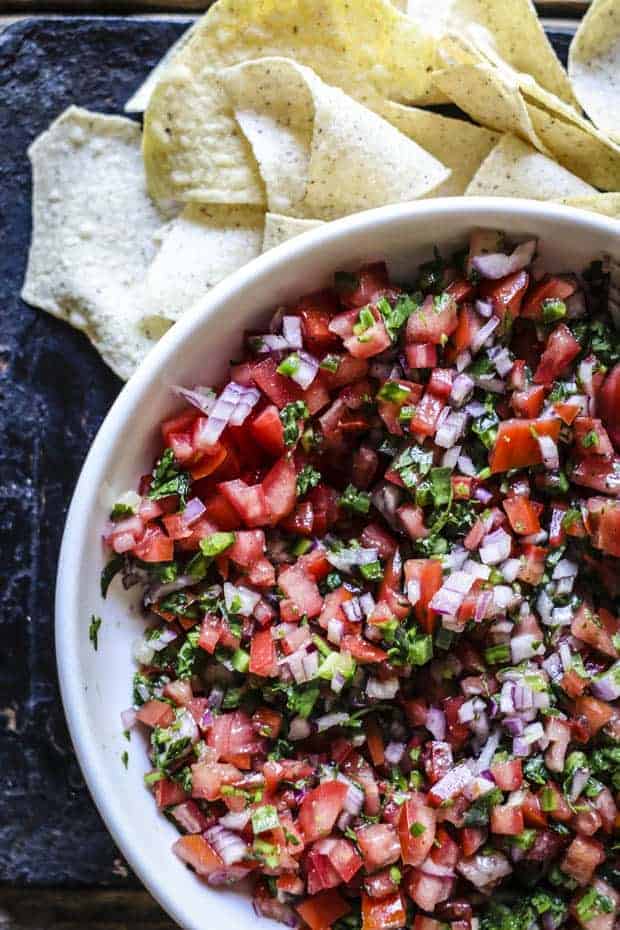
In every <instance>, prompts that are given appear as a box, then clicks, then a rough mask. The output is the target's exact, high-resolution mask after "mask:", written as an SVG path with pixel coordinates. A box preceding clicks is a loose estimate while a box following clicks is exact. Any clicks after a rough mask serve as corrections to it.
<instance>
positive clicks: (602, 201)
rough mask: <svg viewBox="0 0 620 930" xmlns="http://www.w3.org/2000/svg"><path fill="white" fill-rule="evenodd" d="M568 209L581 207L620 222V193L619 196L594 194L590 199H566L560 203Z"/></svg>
mask: <svg viewBox="0 0 620 930" xmlns="http://www.w3.org/2000/svg"><path fill="white" fill-rule="evenodd" d="M559 202H560V203H563V204H565V205H566V206H568V207H579V208H580V209H581V210H592V211H593V212H594V213H602V215H603V216H610V217H611V218H612V219H616V220H620V193H619V194H593V195H592V196H590V197H587V196H586V197H565V198H564V199H563V200H560V201H559Z"/></svg>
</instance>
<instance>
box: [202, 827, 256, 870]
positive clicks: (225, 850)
mask: <svg viewBox="0 0 620 930" xmlns="http://www.w3.org/2000/svg"><path fill="white" fill-rule="evenodd" d="M205 839H206V840H207V842H208V843H209V845H210V846H213V848H214V849H215V851H216V852H217V854H218V855H219V857H220V859H222V861H223V862H224V865H234V864H235V862H241V860H242V859H245V857H246V856H247V854H248V847H247V846H246V844H245V843H244V842H243V840H242V839H241V837H240V836H237V834H236V833H233V832H232V831H231V830H227V829H226V828H225V827H222V826H220V825H219V824H216V825H215V826H213V827H209V829H208V830H205Z"/></svg>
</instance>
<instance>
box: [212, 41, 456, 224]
mask: <svg viewBox="0 0 620 930" xmlns="http://www.w3.org/2000/svg"><path fill="white" fill-rule="evenodd" d="M221 78H222V81H223V83H224V85H225V87H226V90H227V92H228V94H229V96H230V99H231V101H232V104H233V107H234V112H235V117H236V119H237V122H238V123H239V125H240V126H241V129H242V130H243V132H244V133H245V135H246V136H247V138H248V141H249V142H250V144H251V145H252V148H253V151H254V155H255V157H256V160H257V162H258V165H259V168H260V172H261V175H262V178H263V180H264V182H265V188H266V190H267V203H268V207H269V210H270V211H271V212H276V213H287V214H289V215H290V216H296V217H300V218H303V219H322V220H331V219H335V218H336V217H340V216H346V215H347V214H349V213H355V212H357V211H358V210H366V209H368V208H370V207H377V206H382V205H384V204H388V203H397V202H400V201H405V200H415V199H416V198H418V197H422V196H424V195H426V194H428V193H430V192H431V191H432V190H434V189H435V188H436V187H437V186H438V185H439V184H441V183H442V182H443V181H445V180H446V179H447V178H448V176H449V171H448V170H447V169H446V168H444V166H443V165H442V164H441V163H440V162H438V161H437V160H436V159H435V158H433V157H432V155H429V154H428V153H427V152H425V151H424V150H423V149H421V148H420V147H419V146H418V145H416V144H415V142H413V141H411V139H408V138H407V137H406V136H404V135H403V134H402V133H400V132H398V130H397V129H395V128H394V127H393V126H392V125H390V124H389V123H387V122H386V121H385V120H383V119H382V118H381V117H380V116H378V115H377V114H376V113H373V111H372V110H369V109H368V108H367V107H364V106H362V105H361V104H359V103H357V101H355V100H353V99H352V98H351V97H348V96H347V95H346V94H345V93H343V92H342V91H341V90H339V89H338V88H336V87H330V86H329V85H327V84H324V83H323V81H321V80H320V79H319V78H318V77H317V76H316V74H314V72H313V71H311V70H310V69H309V68H305V67H303V66H301V65H298V64H297V63H296V62H294V61H290V60H289V59H286V58H262V59H259V60H258V61H249V62H245V63H244V64H241V65H235V66H234V67H233V68H228V69H226V70H225V71H222V72H221Z"/></svg>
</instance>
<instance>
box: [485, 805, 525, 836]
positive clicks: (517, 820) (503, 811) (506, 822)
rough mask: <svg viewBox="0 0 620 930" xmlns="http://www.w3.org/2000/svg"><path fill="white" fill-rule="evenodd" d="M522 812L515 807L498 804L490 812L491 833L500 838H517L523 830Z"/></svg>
mask: <svg viewBox="0 0 620 930" xmlns="http://www.w3.org/2000/svg"><path fill="white" fill-rule="evenodd" d="M524 826H525V824H524V822H523V812H522V810H521V808H520V807H519V806H517V805H511V804H500V805H498V806H496V807H494V808H493V809H492V811H491V832H492V833H497V834H499V835H500V836H518V834H519V833H523V829H524Z"/></svg>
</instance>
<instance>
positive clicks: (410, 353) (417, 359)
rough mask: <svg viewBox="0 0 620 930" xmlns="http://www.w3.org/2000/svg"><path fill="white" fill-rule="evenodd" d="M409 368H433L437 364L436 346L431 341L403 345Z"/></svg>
mask: <svg viewBox="0 0 620 930" xmlns="http://www.w3.org/2000/svg"><path fill="white" fill-rule="evenodd" d="M405 356H406V358H407V365H408V367H409V368H410V369H415V368H434V367H435V365H436V364H437V346H436V345H435V344H434V343H432V342H412V343H411V344H410V345H408V346H406V347H405Z"/></svg>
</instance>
